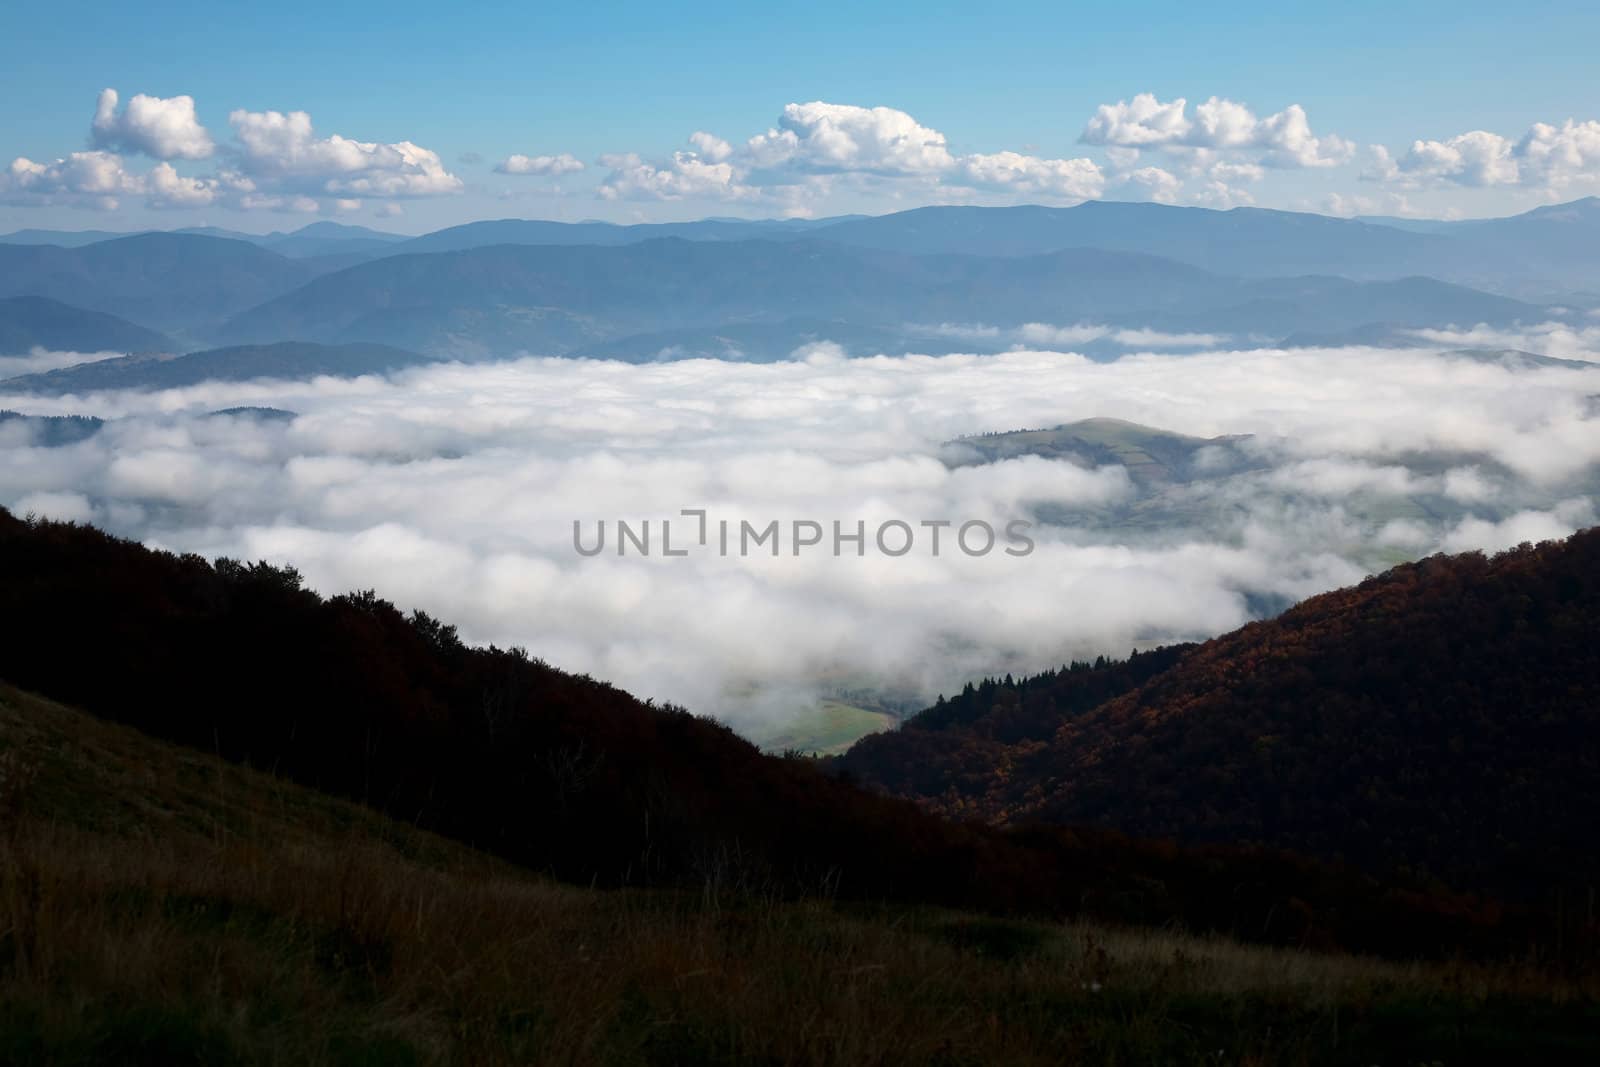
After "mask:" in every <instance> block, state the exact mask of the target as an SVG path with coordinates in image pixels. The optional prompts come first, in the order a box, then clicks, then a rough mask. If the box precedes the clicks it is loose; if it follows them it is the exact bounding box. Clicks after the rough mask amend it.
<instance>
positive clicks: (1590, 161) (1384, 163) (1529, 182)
mask: <svg viewBox="0 0 1600 1067" xmlns="http://www.w3.org/2000/svg"><path fill="white" fill-rule="evenodd" d="M1369 151H1370V154H1371V161H1370V164H1369V166H1368V167H1367V169H1366V170H1365V171H1364V172H1363V173H1362V177H1363V178H1365V179H1366V180H1369V181H1379V182H1389V183H1393V184H1395V185H1397V186H1399V187H1402V188H1422V187H1427V186H1437V185H1461V186H1468V187H1473V188H1487V187H1493V186H1514V187H1521V188H1527V189H1533V190H1536V191H1538V192H1541V193H1543V194H1545V195H1547V196H1549V197H1552V198H1556V197H1560V196H1563V195H1572V194H1573V193H1574V192H1576V191H1582V190H1585V189H1593V188H1600V121H1596V120H1593V119H1591V120H1589V121H1586V122H1578V121H1575V120H1573V119H1567V120H1566V122H1564V123H1562V124H1561V125H1560V126H1555V125H1551V124H1549V123H1544V122H1539V123H1535V124H1534V125H1533V126H1531V127H1530V128H1529V129H1528V131H1527V132H1526V133H1525V134H1523V136H1522V137H1521V138H1520V139H1518V140H1512V139H1511V138H1508V137H1505V136H1502V135H1501V134H1498V133H1492V132H1490V131H1488V130H1471V131H1469V132H1467V133H1463V134H1458V135H1457V136H1455V137H1451V138H1448V139H1446V140H1442V141H1441V140H1416V141H1413V142H1411V145H1410V146H1409V147H1408V148H1407V149H1406V150H1405V151H1404V152H1403V153H1401V154H1399V155H1398V156H1397V155H1395V154H1394V153H1392V152H1390V150H1389V149H1388V148H1387V147H1385V146H1383V145H1373V146H1371V148H1370V149H1369Z"/></svg>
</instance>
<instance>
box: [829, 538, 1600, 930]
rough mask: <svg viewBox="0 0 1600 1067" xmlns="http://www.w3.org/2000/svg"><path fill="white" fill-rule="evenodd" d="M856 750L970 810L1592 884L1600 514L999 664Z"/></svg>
mask: <svg viewBox="0 0 1600 1067" xmlns="http://www.w3.org/2000/svg"><path fill="white" fill-rule="evenodd" d="M1167 661H1170V665H1168V663H1167ZM1151 668H1156V669H1154V670H1152V669H1151ZM1086 693H1089V694H1092V696H1091V697H1090V698H1088V699H1086V698H1085V694H1086ZM1091 703H1092V705H1093V706H1088V705H1090V704H1091ZM838 766H839V768H840V769H842V770H844V771H848V772H849V773H850V774H851V775H853V776H854V777H856V778H857V779H859V780H861V781H863V782H865V783H868V784H870V785H872V786H874V787H876V788H878V789H881V790H883V791H885V792H889V793H892V794H896V795H901V796H909V797H914V798H916V799H918V800H920V801H921V802H922V803H923V804H924V805H925V806H927V807H929V808H932V809H933V810H936V811H940V812H943V813H946V814H951V815H961V816H970V817H978V818H982V819H986V820H989V821H992V822H996V823H1017V822H1035V821H1041V820H1042V821H1046V822H1051V823H1060V824H1069V825H1080V824H1086V825H1096V826H1103V827H1114V828H1116V829H1119V830H1122V831H1124V832H1127V833H1130V834H1136V835H1142V836H1156V837H1171V838H1175V839H1177V840H1178V841H1180V842H1189V843H1196V842H1206V841H1229V842H1256V843H1260V844H1263V845H1266V846H1270V847H1275V848H1288V849H1294V850H1296V851H1300V852H1305V853H1308V854H1311V855H1316V856H1321V857H1323V858H1325V859H1336V860H1342V861H1348V862H1351V863H1353V864H1356V865H1357V866H1360V867H1361V868H1363V869H1366V870H1371V871H1375V872H1382V873H1387V872H1406V873H1409V874H1414V875H1419V876H1424V877H1434V878H1440V879H1443V880H1444V881H1446V882H1449V883H1451V884H1456V885H1464V886H1470V887H1475V888H1483V889H1490V890H1494V891H1497V892H1508V893H1513V894H1531V895H1536V896H1540V897H1547V896H1549V895H1550V894H1551V893H1555V892H1560V890H1561V887H1568V888H1569V890H1570V891H1572V892H1573V893H1574V896H1573V899H1575V900H1578V899H1581V900H1583V901H1584V902H1585V903H1584V907H1585V908H1587V900H1588V890H1587V887H1588V886H1590V885H1593V884H1595V882H1596V881H1597V880H1600V846H1597V845H1596V842H1597V840H1600V837H1597V833H1600V530H1591V531H1588V532H1586V533H1581V534H1578V535H1576V536H1574V537H1573V538H1572V539H1570V540H1569V541H1566V542H1561V543H1549V544H1544V545H1540V546H1538V547H1534V546H1530V545H1525V546H1523V547H1522V548H1519V549H1517V550H1514V551H1511V552H1508V553H1505V554H1502V555H1499V556H1496V557H1493V558H1485V557H1484V556H1482V555H1479V554H1466V555H1460V556H1436V557H1432V558H1429V559H1425V560H1422V561H1421V562H1418V563H1415V564H1409V565H1405V566H1401V567H1397V568H1395V569H1394V570H1392V571H1389V572H1387V573H1385V574H1383V575H1380V576H1378V577H1375V578H1372V579H1370V580H1368V581H1366V582H1363V583H1362V584H1361V585H1359V586H1356V587H1354V588H1349V589H1341V590H1338V591H1336V592H1332V593H1328V594H1325V595H1323V596H1319V597H1315V598H1313V599H1311V600H1308V601H1306V602H1305V603H1303V604H1301V605H1299V606H1298V607H1296V608H1294V609H1292V610H1290V611H1288V612H1286V613H1285V614H1283V615H1282V616H1280V617H1278V618H1276V619H1273V620H1270V621H1266V622H1258V623H1253V624H1251V625H1249V626H1246V627H1244V628H1243V629H1240V630H1237V631H1235V632H1233V633H1231V634H1227V635H1224V636H1223V637H1219V638H1217V639H1215V640H1212V641H1208V642H1206V643H1205V644H1203V645H1201V646H1198V647H1196V648H1193V649H1191V650H1188V651H1182V650H1166V651H1163V652H1158V653H1150V654H1146V655H1142V656H1136V657H1134V658H1133V659H1132V660H1130V661H1128V662H1127V663H1110V664H1099V665H1096V666H1094V667H1092V668H1087V669H1086V668H1083V667H1080V668H1078V669H1069V670H1066V671H1063V672H1060V673H1057V674H1052V675H1044V676H1041V677H1038V678H1033V679H1025V680H1023V681H1021V682H1015V681H1011V680H1009V679H1008V680H1006V681H1002V682H994V681H991V682H987V683H985V684H984V685H982V686H980V687H978V688H976V689H974V690H971V691H969V692H967V693H963V694H962V695H961V696H960V697H958V698H957V699H956V700H955V701H952V702H946V703H945V704H942V705H940V706H937V707H934V708H931V709H929V710H928V711H926V712H923V713H922V714H921V715H919V716H918V717H916V718H915V719H913V720H912V721H911V722H910V723H908V724H907V726H906V727H905V728H904V729H902V730H900V731H898V732H896V733H893V734H884V735H879V736H876V737H871V738H867V739H865V740H863V741H861V742H859V743H858V744H857V745H856V746H855V747H854V748H853V749H852V750H851V751H850V752H849V753H848V754H847V755H845V756H844V757H841V758H840V760H839V761H838Z"/></svg>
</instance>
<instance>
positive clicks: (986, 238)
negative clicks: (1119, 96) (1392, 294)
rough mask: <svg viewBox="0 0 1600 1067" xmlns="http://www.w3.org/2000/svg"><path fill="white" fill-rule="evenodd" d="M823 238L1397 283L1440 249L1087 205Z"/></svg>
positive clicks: (901, 220)
mask: <svg viewBox="0 0 1600 1067" xmlns="http://www.w3.org/2000/svg"><path fill="white" fill-rule="evenodd" d="M817 236H818V237H821V238H824V239H826V240H829V241H838V242H841V243H844V244H851V245H859V246H862V247H869V248H882V249H893V250H895V251H900V252H913V253H942V252H960V253H968V254H973V255H997V256H1018V255H1032V254H1036V253H1040V252H1048V251H1052V250H1054V249H1059V248H1069V247H1085V248H1105V249H1113V250H1118V251H1124V252H1143V253H1147V254H1150V255H1159V256H1163V257H1166V258H1169V259H1176V260H1180V261H1182V262H1184V263H1190V264H1193V265H1195V266H1198V267H1204V268H1206V269H1207V270H1212V271H1216V272H1218V273H1222V274H1237V275H1243V276H1249V277H1266V276H1274V275H1286V274H1287V275H1293V274H1341V275H1349V276H1355V277H1368V276H1374V272H1378V273H1377V276H1384V277H1392V276H1395V275H1403V274H1407V273H1412V272H1414V270H1415V268H1416V267H1419V266H1422V265H1426V264H1427V263H1428V262H1429V261H1430V258H1431V256H1432V255H1433V254H1434V246H1435V245H1436V244H1437V243H1438V242H1436V241H1435V240H1434V239H1431V238H1429V237H1427V236H1425V235H1419V234H1409V233H1402V232H1400V231H1398V230H1394V229H1391V228H1388V227H1384V226H1373V225H1369V224H1367V223H1363V222H1358V221H1354V220H1350V219H1336V218H1329V217H1328V216H1325V215H1313V214H1305V213H1298V212H1290V211H1265V210H1260V209H1257V208H1235V209H1233V210H1231V211H1213V210H1211V209H1208V208H1196V207H1171V206H1168V205H1165V204H1135V203H1124V202H1116V201H1096V200H1091V201H1089V202H1087V203H1084V204H1080V205H1078V206H1076V207H1067V208H1055V207H1038V206H1023V207H1001V208H984V207H926V208H917V209H915V210H912V211H902V212H899V213H897V214H894V215H882V216H878V217H876V218H868V219H857V220H853V221H848V222H840V223H837V224H835V225H832V226H827V227H824V228H822V229H821V230H819V231H818V232H817Z"/></svg>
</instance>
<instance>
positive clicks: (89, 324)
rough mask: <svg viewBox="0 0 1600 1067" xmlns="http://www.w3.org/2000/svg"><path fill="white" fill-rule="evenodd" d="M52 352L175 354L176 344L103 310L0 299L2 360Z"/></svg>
mask: <svg viewBox="0 0 1600 1067" xmlns="http://www.w3.org/2000/svg"><path fill="white" fill-rule="evenodd" d="M35 348H43V349H46V350H47V351H51V352H142V351H170V350H171V349H172V348H173V342H172V339H171V338H169V337H166V336H165V335H163V334H159V333H157V332H156V331H154V330H147V329H145V328H144V327H143V326H135V325H134V324H133V323H131V322H128V321H126V320H124V319H119V318H117V317H116V316H115V315H108V314H106V313H105V312H103V311H90V310H88V309H87V308H78V307H73V306H72V305H70V304H63V303H62V302H61V301H59V300H52V299H50V298H49V297H47V296H13V297H6V298H0V356H10V355H21V354H24V353H26V352H29V351H31V350H33V349H35Z"/></svg>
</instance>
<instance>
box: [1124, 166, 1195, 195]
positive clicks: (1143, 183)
mask: <svg viewBox="0 0 1600 1067" xmlns="http://www.w3.org/2000/svg"><path fill="white" fill-rule="evenodd" d="M1123 183H1124V184H1125V185H1128V186H1131V187H1133V188H1134V189H1137V190H1138V191H1139V193H1140V194H1142V196H1143V198H1144V199H1146V200H1154V201H1155V202H1156V203H1158V204H1173V203H1177V200H1178V190H1180V189H1181V188H1182V187H1183V179H1181V178H1179V177H1178V176H1177V175H1176V174H1173V173H1172V172H1171V171H1168V170H1163V169H1161V168H1160V167H1140V168H1139V169H1138V170H1134V171H1129V172H1128V173H1127V174H1125V175H1123Z"/></svg>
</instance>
